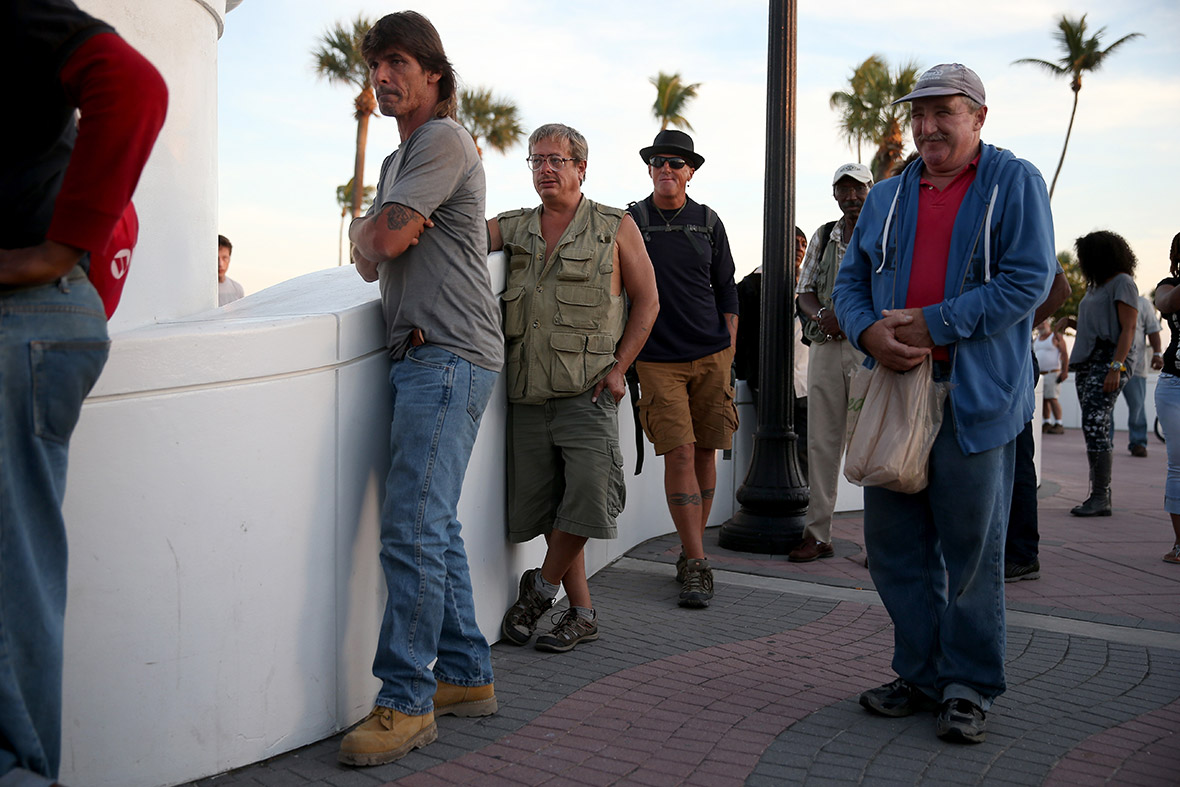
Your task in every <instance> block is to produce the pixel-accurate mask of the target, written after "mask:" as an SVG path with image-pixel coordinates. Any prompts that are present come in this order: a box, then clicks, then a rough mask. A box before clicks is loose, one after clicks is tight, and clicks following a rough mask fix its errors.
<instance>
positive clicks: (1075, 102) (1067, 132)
mask: <svg viewBox="0 0 1180 787" xmlns="http://www.w3.org/2000/svg"><path fill="white" fill-rule="evenodd" d="M1079 92H1080V90H1075V91H1074V92H1073V111H1072V112H1070V113H1069V128H1067V129H1066V130H1065V144H1064V145H1062V146H1061V158H1060V159H1059V160H1058V162H1057V171H1056V172H1054V173H1053V183H1052V184H1050V186H1049V201H1050V202H1051V201H1052V200H1053V189H1055V188H1057V177H1058V176H1059V175H1060V174H1061V165H1062V164H1064V163H1065V150H1066V148H1068V147H1069V135H1070V134H1072V133H1073V119H1074V116H1075V115H1077V114H1078V93H1079Z"/></svg>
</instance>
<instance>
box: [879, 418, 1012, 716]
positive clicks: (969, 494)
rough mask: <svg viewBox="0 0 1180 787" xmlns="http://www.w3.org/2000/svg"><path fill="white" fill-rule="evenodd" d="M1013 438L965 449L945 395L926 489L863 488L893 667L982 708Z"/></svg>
mask: <svg viewBox="0 0 1180 787" xmlns="http://www.w3.org/2000/svg"><path fill="white" fill-rule="evenodd" d="M1014 443H1015V441H1012V442H1009V443H1007V444H1005V445H1002V446H1000V447H998V448H993V449H991V450H990V451H984V452H983V453H979V454H964V453H963V450H962V449H961V448H960V447H959V443H958V441H957V440H956V439H955V428H954V422H953V419H952V418H951V404H950V402H949V401H948V402H947V405H946V412H945V416H944V419H943V422H942V428H941V429H940V430H939V432H938V437H937V438H935V440H934V446H933V448H931V450H930V485H929V486H928V487H927V488H926V489H924V490H922V491H921V492H918V493H917V494H912V495H907V494H902V493H900V492H893V491H890V490H888V489H884V488H881V487H871V486H870V487H865V490H864V499H865V515H864V528H865V548H866V550H867V551H868V555H869V574H870V575H871V576H872V578H873V584H874V585H875V586H876V588H877V592H878V593H879V594H880V596H881V600H882V601H883V602H884V603H885V608H886V609H887V610H888V611H889V617H891V618H892V619H893V627H894V637H893V643H894V644H893V670H894V672H896V673H897V674H898V676H899V677H901V678H904V679H905V680H907V681H909V682H910V683H913V684H915V685H917V686H919V687H920V688H922V689H923V690H924V691H925V692H926V693H927V694H929V695H930V696H932V697H935V698H937V699H941V700H943V701H945V700H949V699H957V698H958V699H966V700H970V701H971V702H974V703H975V704H976V705H979V706H980V707H982V708H983V709H984V710H986V709H987V708H988V707H990V705H991V703H992V700H993V699H995V698H996V697H997V696H999V695H1000V694H1001V693H1002V692H1003V691H1004V688H1005V682H1004V646H1005V636H1006V629H1005V618H1004V531H1005V529H1006V526H1007V523H1008V506H1009V502H1010V500H1011V498H1012V468H1013V461H1014V460H1013V451H1014Z"/></svg>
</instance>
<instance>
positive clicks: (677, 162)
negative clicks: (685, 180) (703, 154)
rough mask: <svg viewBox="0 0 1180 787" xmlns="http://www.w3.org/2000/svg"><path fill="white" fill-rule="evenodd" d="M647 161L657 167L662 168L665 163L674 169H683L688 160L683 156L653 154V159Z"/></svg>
mask: <svg viewBox="0 0 1180 787" xmlns="http://www.w3.org/2000/svg"><path fill="white" fill-rule="evenodd" d="M647 163H648V164H651V165H652V166H653V167H655V168H656V169H660V168H661V167H663V166H664V165H665V164H667V165H668V166H669V167H671V168H672V169H682V168H683V167H684V165H685V164H687V163H688V162H687V161H685V160H684V159H682V158H671V157H669V156H652V157H651V159H649V160H648V162H647Z"/></svg>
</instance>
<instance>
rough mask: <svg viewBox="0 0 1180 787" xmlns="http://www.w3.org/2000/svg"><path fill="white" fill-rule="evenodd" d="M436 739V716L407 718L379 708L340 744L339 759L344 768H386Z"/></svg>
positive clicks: (371, 712)
mask: <svg viewBox="0 0 1180 787" xmlns="http://www.w3.org/2000/svg"><path fill="white" fill-rule="evenodd" d="M436 740H438V727H437V726H435V724H434V714H433V713H426V714H423V715H421V716H407V715H406V714H404V713H402V712H400V711H396V710H394V709H393V708H385V707H382V706H380V705H377V706H376V707H374V708H373V710H372V711H370V713H369V715H368V717H367V718H366V719H365V720H364V721H362V722H361V723H360V724H359V725H357V727H356V728H354V729H353V731H352V732H350V733H348V734H347V735H345V736H344V740H342V741H340V753H339V754H338V755H337V759H339V760H340V762H342V763H344V764H345V765H384V764H385V763H387V762H393V761H394V760H398V759H401V758H402V757H405V756H406V755H407V754H409V753H410V751H411V750H412V749H420V748H422V747H423V746H425V745H426V744H428V743H434V742H435V741H436Z"/></svg>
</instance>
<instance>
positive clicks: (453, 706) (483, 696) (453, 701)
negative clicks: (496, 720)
mask: <svg viewBox="0 0 1180 787" xmlns="http://www.w3.org/2000/svg"><path fill="white" fill-rule="evenodd" d="M437 683H438V687H437V688H436V689H435V690H434V715H435V716H446V715H447V714H450V715H452V716H461V717H463V718H470V717H473V716H491V715H492V714H493V713H495V712H496V711H497V710H498V709H499V707H500V706H499V704H498V703H497V702H496V688H495V684H493V683H489V684H487V685H486V686H456V685H455V684H453V683H447V682H445V681H441V680H440V681H437Z"/></svg>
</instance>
